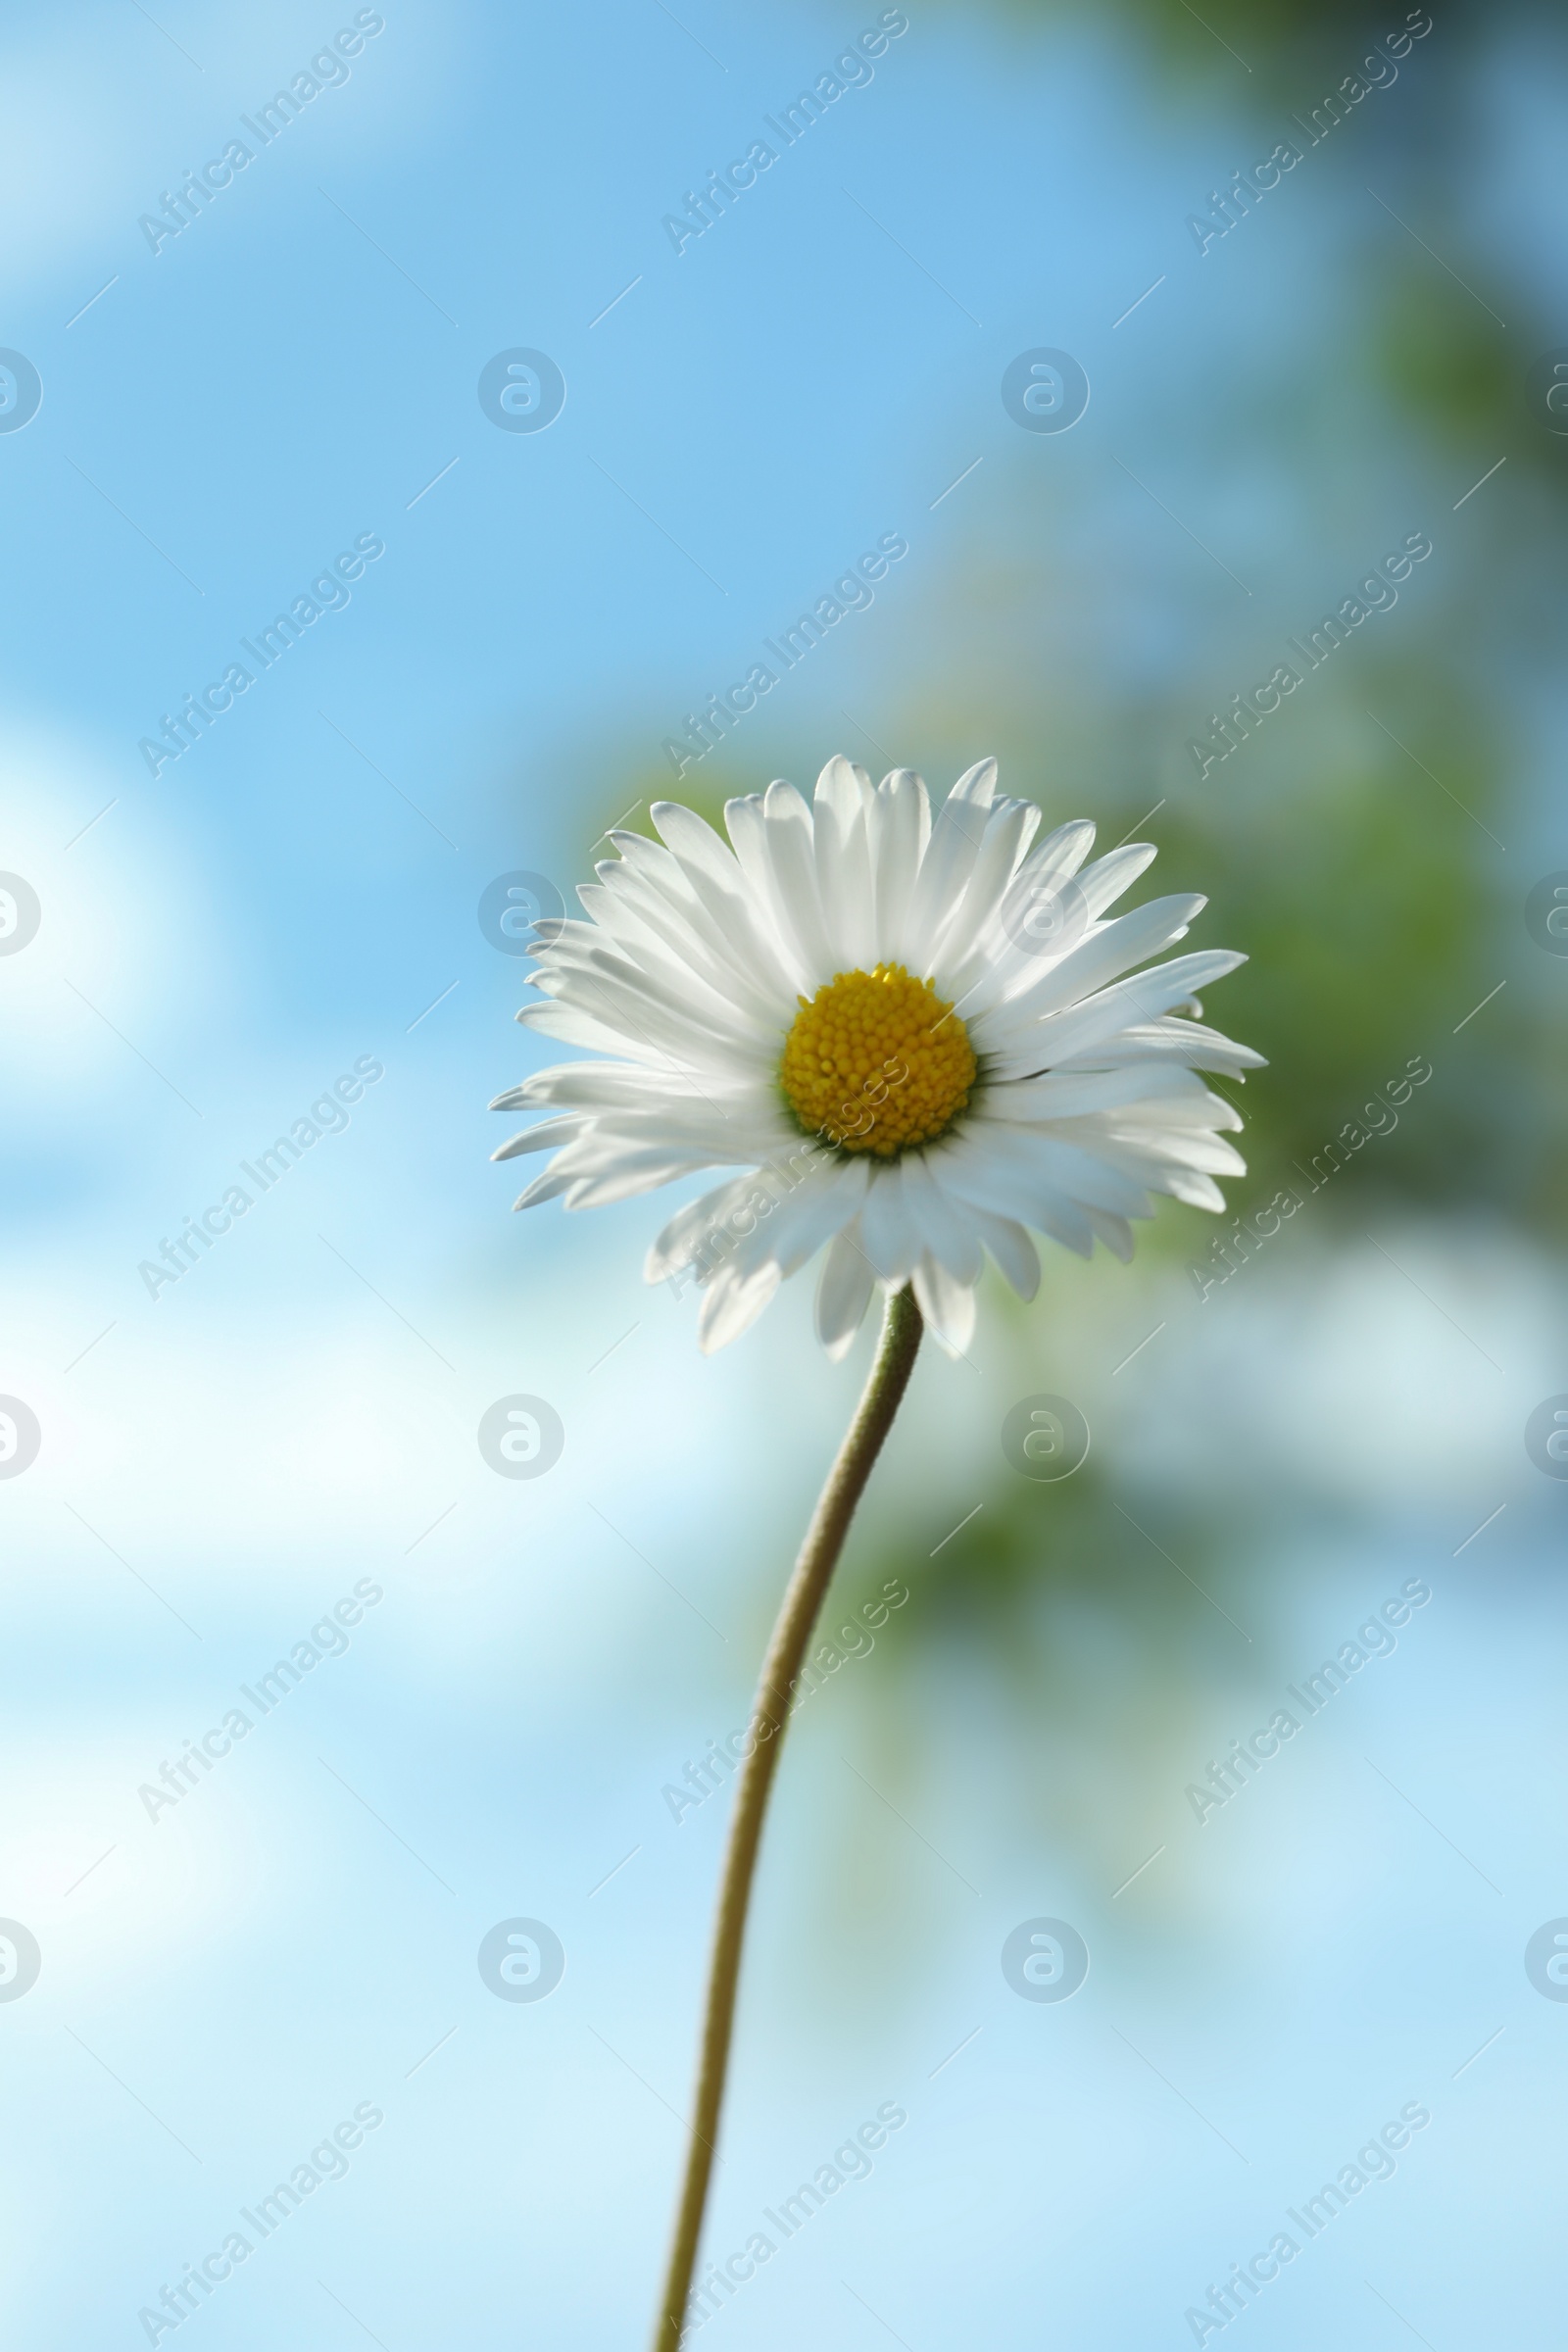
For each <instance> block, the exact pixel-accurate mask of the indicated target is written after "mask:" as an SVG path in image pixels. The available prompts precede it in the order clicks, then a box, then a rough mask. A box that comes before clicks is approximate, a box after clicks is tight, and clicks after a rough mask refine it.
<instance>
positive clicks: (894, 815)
mask: <svg viewBox="0 0 1568 2352" xmlns="http://www.w3.org/2000/svg"><path fill="white" fill-rule="evenodd" d="M868 825H869V834H870V843H871V865H872V884H873V888H874V892H875V898H876V959H877V961H878V963H896V962H898V961H899V960H900V958H901V957H902V956H903V955H904V941H905V929H906V925H907V917H908V911H909V898H910V894H911V893H912V891H913V889H914V883H915V876H916V875H917V874H918V872H919V870H920V860H921V858H923V857H924V856H925V851H926V844H927V843H928V842H929V840H930V838H931V802H930V797H929V795H928V794H927V792H926V788H925V781H924V778H923V777H921V776H917V775H916V774H915V772H914V770H913V768H912V767H895V768H893V769H892V770H891V771H890V773H889V774H887V775H885V776H884V777H883V779H882V781H881V783H880V784H879V785H878V786H877V788H876V798H875V805H874V806H873V808H872V809H871V810H870V812H869V816H868ZM922 977H923V975H922Z"/></svg>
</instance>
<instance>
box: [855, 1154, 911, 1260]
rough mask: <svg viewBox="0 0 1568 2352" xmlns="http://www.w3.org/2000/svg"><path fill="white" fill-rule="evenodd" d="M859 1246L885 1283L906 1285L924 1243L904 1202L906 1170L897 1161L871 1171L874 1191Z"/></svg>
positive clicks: (864, 1211)
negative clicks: (903, 1283)
mask: <svg viewBox="0 0 1568 2352" xmlns="http://www.w3.org/2000/svg"><path fill="white" fill-rule="evenodd" d="M860 1244H861V1247H862V1249H863V1250H864V1251H865V1254H866V1256H867V1257H868V1258H869V1259H870V1260H871V1263H872V1265H873V1266H874V1267H875V1268H876V1271H877V1274H878V1275H879V1277H880V1278H881V1280H882V1281H883V1282H907V1280H908V1278H909V1276H910V1274H911V1273H912V1271H913V1269H914V1262H915V1259H916V1258H917V1257H918V1256H919V1255H920V1251H921V1250H922V1248H923V1247H924V1244H923V1241H922V1237H921V1233H920V1229H919V1226H918V1225H917V1223H916V1222H915V1220H914V1218H913V1217H912V1216H911V1214H910V1212H909V1206H908V1203H907V1201H906V1199H905V1195H904V1176H903V1169H902V1165H901V1163H900V1161H898V1160H897V1159H893V1160H888V1161H885V1162H883V1163H882V1164H880V1165H879V1166H878V1167H877V1168H875V1169H874V1170H873V1172H872V1176H871V1188H870V1191H869V1192H868V1193H867V1195H866V1200H865V1206H864V1207H863V1208H862V1209H861V1211H860Z"/></svg>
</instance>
